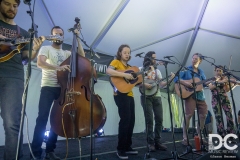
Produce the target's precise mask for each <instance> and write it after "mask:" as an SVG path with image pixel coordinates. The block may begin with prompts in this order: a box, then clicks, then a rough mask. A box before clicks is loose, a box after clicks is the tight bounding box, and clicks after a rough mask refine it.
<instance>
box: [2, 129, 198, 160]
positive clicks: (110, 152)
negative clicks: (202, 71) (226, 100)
mask: <svg viewBox="0 0 240 160" xmlns="http://www.w3.org/2000/svg"><path fill="white" fill-rule="evenodd" d="M189 138H190V142H191V143H192V144H193V148H194V146H195V145H194V141H193V135H192V134H189ZM132 139H133V145H132V147H133V148H134V149H136V150H137V151H138V155H129V159H131V160H141V159H144V155H145V153H146V152H147V149H146V135H145V133H136V134H133V138H132ZM117 140H118V137H117V135H114V136H101V137H94V138H93V151H92V153H93V160H115V159H116V160H117V159H119V158H118V157H117V155H116V146H117ZM181 140H182V133H175V144H176V151H177V153H178V154H182V153H183V152H185V150H186V147H185V146H183V145H182V144H181ZM162 143H163V144H165V145H166V146H167V147H168V150H167V151H156V152H150V156H151V158H155V159H163V158H171V151H174V150H175V149H174V147H173V138H172V133H171V132H163V133H162ZM81 146H82V156H81V160H89V159H90V138H89V137H86V138H82V139H81ZM55 153H56V155H57V156H59V157H60V158H61V159H64V158H65V156H66V141H65V140H59V141H58V142H57V148H56V149H55ZM23 154H24V157H23V159H24V160H25V159H26V160H29V159H30V158H29V157H30V156H29V155H30V151H29V148H28V144H24V146H23ZM44 154H45V152H44V153H43V156H44ZM197 157H199V156H197V155H195V154H194V155H192V154H188V155H187V156H184V158H187V159H196V158H197ZM0 159H3V146H1V147H0ZM67 159H69V160H79V159H80V153H79V142H78V140H77V139H70V140H69V141H68V158H67Z"/></svg>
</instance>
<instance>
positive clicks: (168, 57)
mask: <svg viewBox="0 0 240 160" xmlns="http://www.w3.org/2000/svg"><path fill="white" fill-rule="evenodd" d="M171 57H174V56H165V57H163V58H164V59H166V58H167V59H169V58H171Z"/></svg>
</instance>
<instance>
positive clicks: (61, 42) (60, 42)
mask: <svg viewBox="0 0 240 160" xmlns="http://www.w3.org/2000/svg"><path fill="white" fill-rule="evenodd" d="M53 43H54V44H55V45H58V46H60V45H61V44H63V41H56V42H53Z"/></svg>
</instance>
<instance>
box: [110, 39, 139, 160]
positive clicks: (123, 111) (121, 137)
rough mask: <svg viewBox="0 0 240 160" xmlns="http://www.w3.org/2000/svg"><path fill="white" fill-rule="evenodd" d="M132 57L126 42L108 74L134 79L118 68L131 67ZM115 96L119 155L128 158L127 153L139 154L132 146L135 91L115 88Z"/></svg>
mask: <svg viewBox="0 0 240 160" xmlns="http://www.w3.org/2000/svg"><path fill="white" fill-rule="evenodd" d="M130 58H131V49H130V47H129V46H128V45H126V44H123V45H121V46H120V47H119V48H118V51H117V55H116V59H115V60H113V61H112V62H111V63H110V65H109V67H108V69H107V74H108V75H110V76H116V77H124V78H126V79H130V80H132V79H133V76H132V75H131V74H129V73H123V72H118V70H126V69H128V68H130V67H131V66H130V65H129V64H128V61H129V60H130ZM113 97H114V101H115V103H116V105H117V107H118V114H119V117H120V121H119V128H118V146H117V156H118V157H119V158H120V159H128V156H127V154H138V151H136V150H133V149H132V148H131V145H132V134H133V128H134V123H135V103H134V98H133V92H132V91H130V92H129V93H121V92H119V91H116V90H115V89H114V95H113Z"/></svg>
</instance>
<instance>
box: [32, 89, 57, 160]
mask: <svg viewBox="0 0 240 160" xmlns="http://www.w3.org/2000/svg"><path fill="white" fill-rule="evenodd" d="M60 92H61V88H60V87H42V89H41V95H40V99H39V106H38V117H37V120H36V126H35V129H34V135H33V141H32V151H33V154H34V156H35V157H41V154H42V148H41V146H42V142H43V138H44V133H45V130H46V125H47V121H48V117H49V112H50V109H51V106H52V103H53V101H54V100H55V99H57V98H58V97H59V95H60ZM56 142H57V135H56V134H55V133H54V132H53V131H51V130H50V133H49V138H48V141H47V143H46V153H49V152H53V151H54V149H55V148H56Z"/></svg>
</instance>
